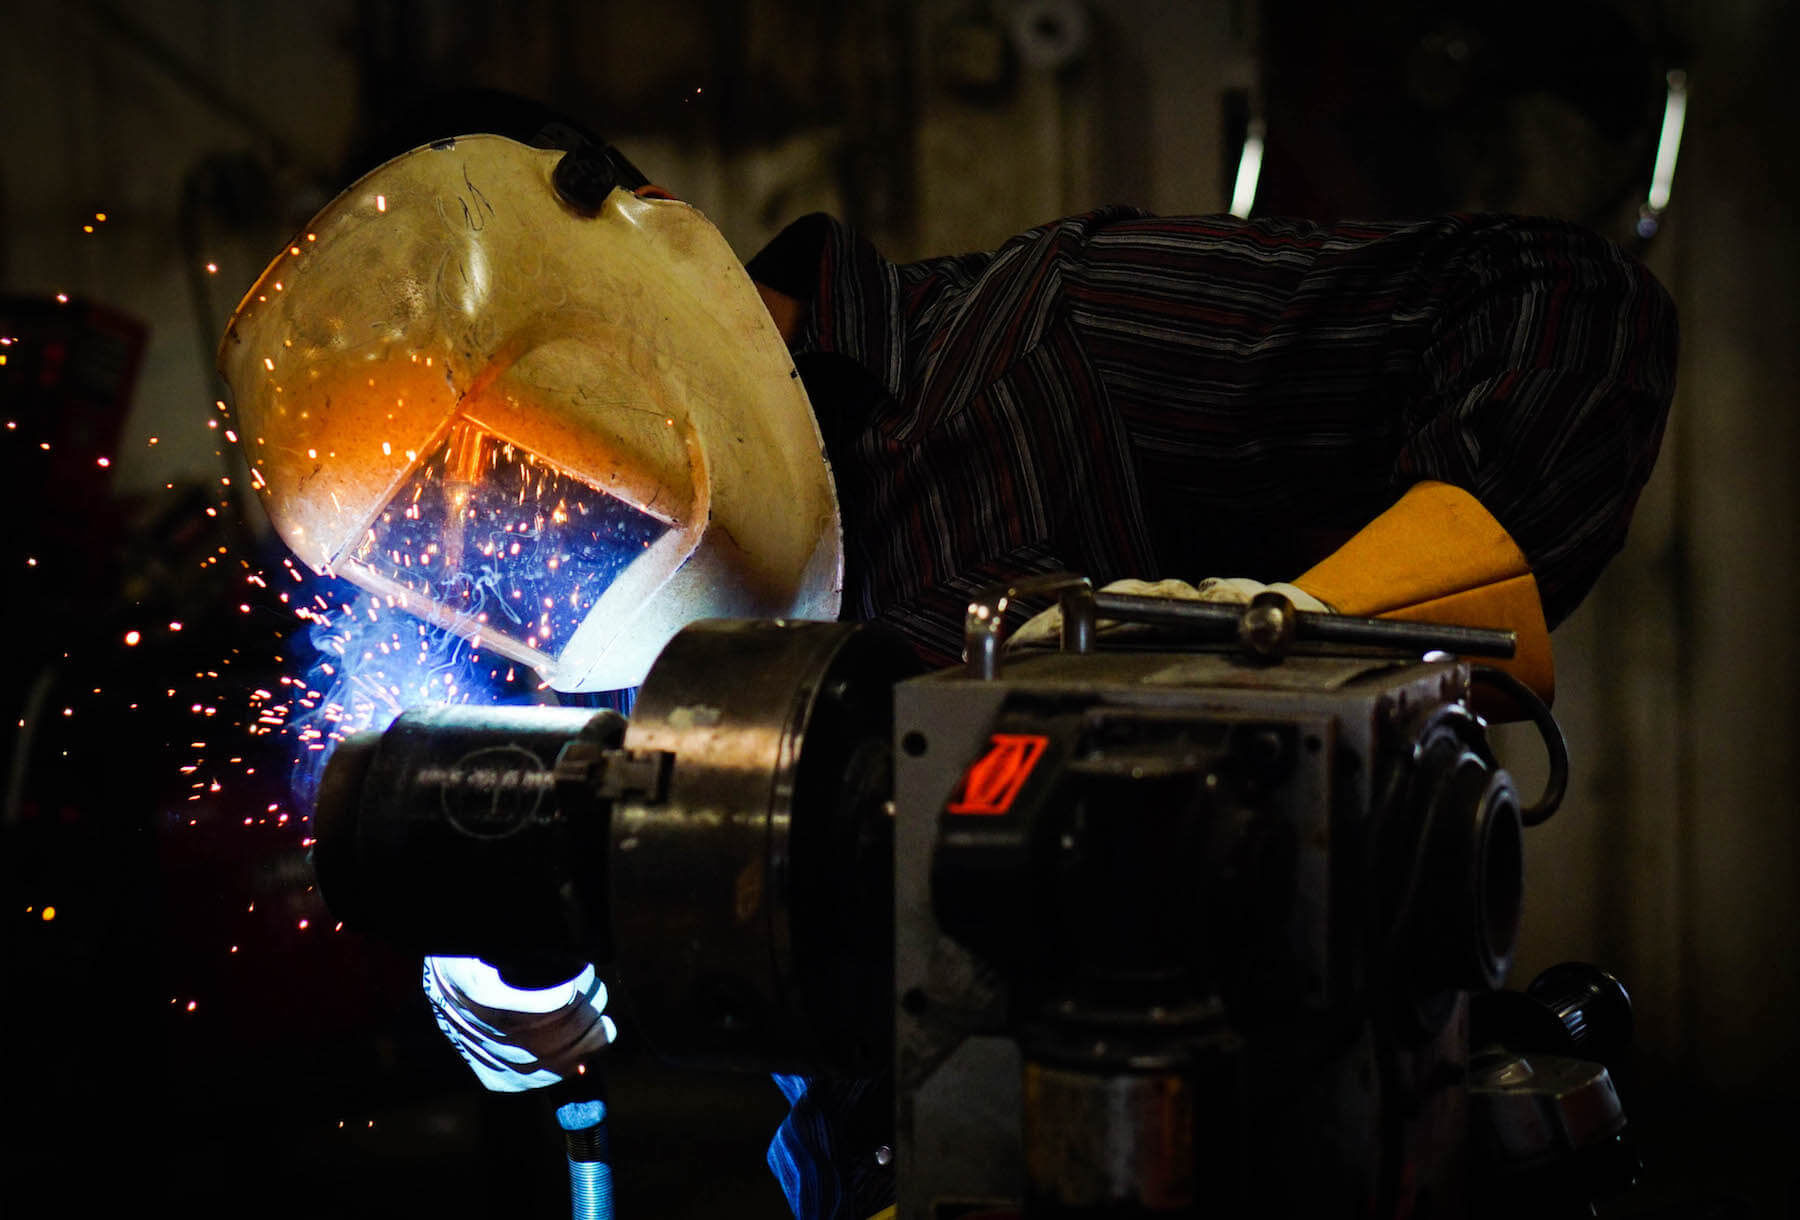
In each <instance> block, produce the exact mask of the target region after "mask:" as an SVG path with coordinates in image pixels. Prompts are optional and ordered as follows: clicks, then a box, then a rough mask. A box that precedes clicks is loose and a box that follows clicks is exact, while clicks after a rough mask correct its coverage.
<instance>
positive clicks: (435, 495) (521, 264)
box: [219, 135, 843, 691]
mask: <svg viewBox="0 0 1800 1220" xmlns="http://www.w3.org/2000/svg"><path fill="white" fill-rule="evenodd" d="M563 155H564V154H563V153H561V152H559V151H554V150H542V149H536V148H531V147H528V146H526V145H523V144H519V143H515V142H514V141H512V140H509V139H505V138H503V137H501V136H490V135H478V136H468V137H464V138H460V139H456V140H453V141H448V140H447V141H440V142H438V143H436V144H433V145H431V146H430V147H426V148H420V149H416V150H414V151H412V152H409V153H407V154H405V155H404V156H401V157H398V158H396V159H394V160H392V161H389V162H388V163H387V164H385V165H383V166H381V167H380V168H379V169H377V170H375V171H374V172H372V173H370V174H368V175H367V176H366V177H364V178H362V179H361V180H360V181H358V182H357V183H356V184H355V185H354V186H352V187H351V188H350V189H349V190H347V191H346V192H344V194H342V195H340V196H339V197H338V198H337V199H336V200H334V201H333V202H332V203H331V204H330V206H328V207H327V208H325V210H324V211H322V212H320V213H319V215H318V216H316V217H315V218H314V219H313V221H312V223H311V224H310V225H309V226H308V227H307V229H306V231H305V232H304V233H303V234H302V235H301V236H300V237H298V238H297V239H296V240H295V241H294V243H293V244H292V245H291V246H289V247H288V248H287V250H285V251H284V252H283V253H282V254H281V255H280V256H279V257H278V258H276V259H275V261H274V262H272V263H271V264H270V265H269V268H268V270H267V271H265V272H264V273H263V276H262V278H261V279H260V280H258V281H257V283H256V286H255V287H254V288H252V289H251V290H250V292H249V294H248V295H246V296H245V298H244V300H243V303H242V304H240V305H239V306H238V309H237V312H236V314H235V315H234V316H233V318H232V320H231V324H230V328H229V329H228V331H227V332H226V335H225V339H224V342H223V344H222V345H221V348H220V354H219V364H220V370H221V372H222V373H223V374H224V376H225V380H226V381H227V382H228V383H229V385H230V386H231V391H232V394H233V397H234V399H235V411H236V415H237V421H236V426H237V429H238V432H239V443H240V444H241V445H242V446H243V449H244V452H245V454H246V455H247V457H248V459H249V463H250V467H251V470H252V472H253V473H252V481H253V482H254V484H255V485H256V487H257V489H258V490H259V491H260V492H261V494H262V497H263V503H264V504H265V506H266V507H267V509H268V513H269V518H270V520H271V521H272V522H273V524H274V526H275V528H276V530H277V531H278V532H279V533H280V535H281V537H282V539H283V540H284V541H285V542H286V543H287V544H288V546H290V547H291V548H293V550H294V552H295V553H296V554H297V555H299V556H300V557H301V558H302V559H304V560H305V561H306V562H307V563H308V564H309V565H311V566H312V567H313V568H315V569H317V570H319V571H322V572H325V571H329V572H334V573H336V574H338V575H340V576H344V577H347V578H349V579H350V580H352V581H355V582H356V583H357V584H359V585H361V586H363V587H365V588H367V589H370V590H372V591H374V592H375V593H376V594H378V595H382V596H384V597H387V598H390V599H392V603H393V604H394V605H396V606H400V607H404V608H405V609H407V610H410V611H412V612H413V613H415V614H418V615H420V616H421V617H423V618H426V619H429V620H431V621H433V622H436V623H439V624H441V625H443V626H446V627H450V628H452V629H454V630H456V631H458V632H460V633H462V634H465V635H467V636H468V637H469V638H471V639H472V640H474V641H476V642H477V643H478V644H479V645H480V646H481V647H482V648H486V649H491V650H492V651H494V652H497V653H500V654H502V655H504V656H507V657H510V658H512V659H513V660H515V661H519V662H523V663H524V664H526V665H529V666H532V667H533V668H534V669H536V670H537V671H538V673H539V674H540V676H542V677H543V678H544V680H545V681H547V682H548V683H549V684H550V685H551V686H553V687H555V688H556V689H559V690H567V691H588V690H611V689H617V688H621V687H627V686H634V685H636V684H637V683H638V682H640V681H641V680H642V678H643V676H644V673H645V672H646V670H648V668H649V666H650V662H651V661H652V660H653V659H654V658H655V657H656V655H657V653H658V652H659V651H660V650H661V648H662V646H663V645H664V643H666V642H667V641H668V639H669V637H670V636H672V635H674V633H675V632H676V631H678V630H680V628H681V627H683V626H684V625H686V624H687V623H689V622H692V621H694V620H696V619H700V618H712V617H794V618H818V619H833V618H836V617H837V613H838V605H839V597H840V592H841V588H842V583H843V548H842V540H841V531H840V525H839V518H838V506H837V497H836V494H835V492H834V489H833V486H832V481H831V473H830V470H829V468H828V466H827V464H826V459H825V456H824V447H823V443H822V441H821V438H820V434H819V427H818V423H817V421H816V420H815V418H814V416H813V413H812V409H811V406H810V405H809V404H808V402H807V399H806V393H805V390H804V389H803V388H802V387H801V384H800V380H799V377H798V376H797V375H796V374H795V373H794V370H793V364H792V361H791V360H790V359H789V356H788V352H787V349H786V347H785V346H784V344H783V343H782V340H781V337H780V335H779V334H778V333H777V332H776V330H775V326H774V324H773V322H772V320H771V319H770V317H769V314H768V312H767V310H766V309H765V308H764V306H763V304H762V301H761V299H760V298H759V297H758V295H757V292H756V289H755V286H754V285H753V284H752V283H751V281H750V278H749V276H748V275H747V274H746V273H745V271H744V268H743V265H742V264H741V263H740V262H739V261H738V260H737V258H736V257H735V256H734V255H733V254H732V251H731V249H730V247H729V246H727V244H726V243H725V240H724V238H723V237H722V236H721V235H720V234H719V232H718V230H717V229H715V228H714V227H713V226H712V225H711V224H710V223H709V222H708V221H707V219H706V218H705V217H704V216H702V215H701V214H700V212H699V211H698V210H697V209H695V208H693V207H691V206H689V205H688V204H685V203H680V202H677V201H674V200H669V199H644V198H639V197H637V196H636V195H634V194H632V193H630V192H628V191H626V190H622V189H614V190H611V191H610V192H609V193H607V194H606V195H605V196H604V199H603V201H601V200H596V201H595V205H594V210H593V212H592V214H584V213H583V212H581V211H578V210H576V209H575V208H574V207H572V206H571V205H570V204H568V203H566V202H565V201H564V200H563V198H561V197H560V196H559V194H558V192H557V190H556V189H555V187H554V185H553V182H552V174H553V171H554V170H555V168H556V166H557V163H558V161H559V160H560V159H561V158H562V157H563ZM601 189H602V190H604V189H605V187H604V186H602V188H601Z"/></svg>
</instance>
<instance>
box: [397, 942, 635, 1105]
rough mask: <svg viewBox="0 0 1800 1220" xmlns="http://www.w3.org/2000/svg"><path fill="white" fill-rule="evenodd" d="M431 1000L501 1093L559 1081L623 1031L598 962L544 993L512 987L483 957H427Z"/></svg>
mask: <svg viewBox="0 0 1800 1220" xmlns="http://www.w3.org/2000/svg"><path fill="white" fill-rule="evenodd" d="M425 998H426V999H428V1000H430V1001H431V1010H432V1012H433V1014H435V1015H436V1017H437V1023H438V1028H439V1029H441V1030H443V1031H444V1036H445V1037H447V1038H449V1039H450V1043H451V1045H453V1046H454V1047H456V1049H457V1051H458V1052H459V1053H460V1054H461V1055H462V1057H463V1058H464V1059H465V1060H467V1061H468V1064H469V1066H470V1067H471V1068H473V1069H474V1071H475V1075H476V1076H478V1077H480V1079H481V1083H482V1084H484V1085H486V1086H487V1087H488V1088H489V1089H490V1090H492V1091H493V1092H495V1093H523V1092H525V1091H526V1090H527V1089H541V1088H544V1087H545V1086H547V1085H553V1084H556V1083H557V1082H558V1081H560V1080H562V1079H563V1077H565V1076H567V1075H569V1074H570V1073H572V1072H573V1071H575V1065H576V1064H577V1063H578V1062H580V1061H581V1060H582V1059H585V1058H586V1057H587V1056H589V1055H592V1054H594V1053H595V1052H597V1051H599V1050H602V1049H603V1048H605V1047H606V1046H607V1044H609V1043H610V1042H612V1040H613V1039H614V1038H615V1037H616V1036H617V1034H618V1028H617V1027H616V1026H615V1025H614V1024H613V1021H612V1018H611V1017H607V1016H603V1015H601V1010H602V1009H604V1008H605V1007H606V984H605V983H602V982H601V981H600V979H599V977H598V976H597V975H596V974H595V973H594V968H593V967H592V966H589V967H587V968H586V969H585V970H583V971H582V972H581V973H580V974H579V975H577V976H576V977H574V978H573V979H570V980H569V981H568V982H566V983H559V984H558V985H556V986H555V987H546V988H544V989H542V990H538V991H526V990H524V989H522V988H518V987H513V986H510V985H509V984H507V983H506V981H505V980H503V979H502V978H501V977H500V972H499V971H498V970H496V969H494V967H492V966H490V965H488V964H487V963H486V962H484V961H482V960H481V959H480V958H478V957H428V958H426V959H425Z"/></svg>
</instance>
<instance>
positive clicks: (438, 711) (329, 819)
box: [313, 707, 625, 977]
mask: <svg viewBox="0 0 1800 1220" xmlns="http://www.w3.org/2000/svg"><path fill="white" fill-rule="evenodd" d="M624 726H625V721H624V718H623V717H621V716H620V715H619V714H618V713H616V712H609V711H602V712H595V711H594V710H592V709H583V708H548V707H523V708H520V707H437V708H421V709H416V710H413V711H409V712H405V713H403V714H402V715H401V716H400V717H399V718H398V719H396V720H395V721H394V723H393V724H392V725H391V726H390V727H389V728H388V729H387V730H386V731H385V732H383V733H380V734H376V733H362V734H358V735H356V736H354V737H352V738H350V739H349V740H348V741H346V742H344V743H343V744H342V745H340V746H339V747H338V749H337V750H336V751H335V752H334V754H333V756H332V759H331V761H330V763H329V764H328V765H327V767H326V771H325V777H324V780H323V782H322V783H321V785H320V789H319V798H318V805H317V810H316V813H315V821H314V834H315V837H316V840H317V841H316V843H315V845H314V847H313V864H314V868H315V870H316V872H317V874H318V878H319V888H320V891H321V893H322V895H323V896H324V898H325V901H326V902H327V903H328V904H330V906H331V909H332V911H333V913H334V914H336V915H337V917H338V918H339V919H341V920H342V921H343V922H344V924H345V926H346V927H348V928H352V929H355V930H357V931H359V932H362V933H364V934H368V935H373V936H378V937H381V938H383V939H386V940H388V941H390V942H391V943H394V944H396V945H398V946H400V947H403V948H405V949H408V950H411V951H416V952H420V953H433V954H450V955H469V956H486V957H490V958H493V959H494V960H496V961H499V962H521V961H523V960H524V959H525V958H528V957H530V956H531V955H535V954H560V955H567V956H569V957H572V958H573V959H575V960H577V961H579V960H582V959H586V958H603V957H604V956H605V955H606V953H607V952H608V949H607V942H608V931H607V928H606V927H605V922H604V909H605V903H604V899H603V897H602V896H601V895H600V894H599V893H598V892H597V889H596V887H598V886H603V885H604V877H605V852H606V833H605V828H604V812H603V811H602V810H599V809H596V808H594V807H592V806H591V805H590V806H586V807H579V806H578V807H570V806H569V805H567V804H565V802H564V800H563V799H562V795H561V794H560V793H559V790H558V786H557V778H556V776H557V762H558V758H559V756H560V755H561V754H562V752H563V750H564V749H565V748H566V747H568V746H569V744H570V743H571V742H572V741H585V742H589V743H592V744H593V745H594V746H595V747H596V748H603V747H605V746H607V745H609V744H610V745H616V744H617V742H618V738H619V736H620V735H621V734H622V733H623V731H624ZM521 949H524V950H526V951H527V952H525V953H523V954H522V953H521ZM553 972H554V971H552V973H553ZM561 977H567V975H563V976H561Z"/></svg>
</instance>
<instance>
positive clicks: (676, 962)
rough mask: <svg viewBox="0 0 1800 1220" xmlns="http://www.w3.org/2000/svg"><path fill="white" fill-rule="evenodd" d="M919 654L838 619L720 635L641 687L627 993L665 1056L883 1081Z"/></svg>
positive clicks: (696, 629) (689, 637)
mask: <svg viewBox="0 0 1800 1220" xmlns="http://www.w3.org/2000/svg"><path fill="white" fill-rule="evenodd" d="M918 668H919V666H918V663H917V661H916V660H914V658H913V657H912V654H911V653H910V652H909V651H908V650H907V649H906V648H905V647H904V646H903V645H901V644H899V643H898V642H897V641H895V640H894V639H893V638H891V637H889V636H887V635H885V634H883V633H881V632H879V631H875V630H868V629H858V628H856V627H853V626H849V625H841V624H836V623H810V622H805V623H803V622H794V623H782V622H758V621H723V620H721V621H712V622H706V623H700V624H696V625H694V626H692V627H689V628H688V629H687V630H685V631H684V632H683V633H682V634H681V635H680V636H678V637H676V639H675V640H674V641H672V642H671V643H670V645H669V646H668V647H667V648H666V649H665V650H664V651H663V653H662V654H661V656H660V657H659V658H658V659H657V662H656V664H655V666H653V667H652V669H651V671H650V674H649V676H648V677H647V678H646V679H645V682H644V685H643V688H642V690H641V691H640V693H639V696H638V702H637V706H636V709H635V711H634V714H633V717H632V720H631V726H630V728H629V729H628V730H627V732H626V734H625V740H624V747H625V749H626V750H627V751H630V752H632V753H635V754H639V755H643V756H652V757H653V756H658V755H667V756H669V757H670V758H671V759H672V761H671V763H670V765H669V769H668V773H667V779H666V783H665V784H664V785H663V790H662V792H661V793H660V794H659V795H657V796H655V797H650V796H647V795H643V794H637V795H633V794H626V795H624V796H622V797H621V798H620V799H619V800H618V802H617V803H616V804H615V805H614V808H613V815H612V853H611V866H612V868H611V873H612V881H611V902H612V922H613V926H614V931H615V936H616V939H617V943H618V957H617V971H618V979H619V985H620V990H621V992H623V993H625V994H627V995H629V996H630V997H631V1004H632V1007H633V1011H634V1012H635V1013H636V1014H637V1016H638V1019H639V1020H640V1022H641V1023H642V1025H643V1028H644V1029H645V1030H646V1031H648V1036H649V1037H650V1038H651V1040H652V1042H653V1044H654V1045H655V1046H656V1047H657V1049H658V1050H659V1051H661V1052H662V1053H663V1054H665V1055H667V1056H669V1057H671V1058H675V1059H679V1060H683V1061H688V1062H695V1063H705V1064H711V1065H714V1066H729V1067H744V1068H756V1069H760V1070H816V1069H819V1068H821V1067H836V1068H839V1069H841V1070H845V1071H852V1070H857V1069H859V1068H860V1069H862V1070H865V1071H869V1070H876V1069H878V1068H879V1067H880V1066H882V1063H883V1061H884V1060H885V1056H886V1053H887V1044H888V1038H887V1033H886V1030H887V1021H888V1020H889V1016H890V1013H891V1008H892V1005H891V995H892V992H891V984H892V979H891V972H890V970H889V958H888V956H887V954H886V953H885V952H883V951H882V950H883V947H885V946H886V945H889V944H891V943H892V935H891V927H892V923H891V907H890V905H889V899H888V895H889V894H890V892H891V891H890V889H889V884H890V883H889V881H888V877H889V873H890V870H891V867H892V866H891V862H890V860H891V850H892V848H891V835H892V830H891V820H890V817H889V814H888V809H887V802H888V797H889V794H890V791H891V762H890V755H891V749H892V745H891V742H892V732H891V716H892V712H891V708H892V703H891V693H892V689H893V686H894V683H895V682H896V681H897V680H899V679H900V678H902V677H905V676H908V675H911V674H913V673H916V672H917V670H918Z"/></svg>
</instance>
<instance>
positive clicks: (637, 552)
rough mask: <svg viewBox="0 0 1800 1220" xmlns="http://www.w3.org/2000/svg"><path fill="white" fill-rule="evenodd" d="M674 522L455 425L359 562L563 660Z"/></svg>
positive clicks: (478, 626) (481, 627)
mask: <svg viewBox="0 0 1800 1220" xmlns="http://www.w3.org/2000/svg"><path fill="white" fill-rule="evenodd" d="M668 529H669V527H668V525H667V524H665V523H664V522H662V521H659V520H657V519H656V518H655V517H652V516H649V515H648V514H645V513H642V512H639V511H638V510H637V509H635V508H633V507H632V506H631V505H629V504H626V503H625V502H624V501H622V500H619V499H616V498H614V497H612V496H609V495H607V494H606V493H605V492H603V491H601V490H599V489H598V488H596V487H594V486H592V485H591V484H589V483H587V482H585V481H583V480H580V479H577V478H573V477H571V476H570V475H568V474H567V473H565V472H563V471H562V470H560V469H558V468H557V467H556V466H554V465H552V464H551V463H550V462H548V461H546V460H544V459H543V458H541V457H539V456H538V455H537V454H534V453H531V452H529V451H528V450H525V449H523V448H520V447H519V446H517V445H514V444H512V443H511V442H509V441H505V440H502V439H500V438H499V437H496V436H494V435H493V434H491V433H488V432H485V431H483V430H482V429H481V428H479V427H477V426H475V425H473V424H470V423H468V422H466V421H459V422H458V423H456V424H455V425H453V426H452V427H451V429H450V432H449V434H448V435H447V436H446V437H445V438H444V441H443V443H442V444H441V445H439V446H438V447H437V448H436V449H434V450H433V451H432V452H430V453H428V454H427V455H426V456H425V460H424V461H422V462H421V463H420V464H419V465H418V467H417V468H416V469H415V470H414V471H413V474H412V477H411V478H410V479H408V480H407V482H406V483H405V484H404V485H403V486H402V487H401V489H400V492H399V494H398V495H396V496H395V497H394V498H393V500H392V501H391V502H390V503H389V504H388V506H387V507H386V508H385V509H383V510H382V512H381V514H380V515H379V516H378V517H377V518H376V519H375V521H374V523H373V524H372V525H371V526H370V527H369V530H368V532H367V533H366V534H365V535H364V536H363V540H362V542H361V544H360V545H358V546H357V547H356V548H355V549H354V550H353V551H352V552H351V554H350V558H351V559H353V560H355V561H356V562H358V563H361V564H364V565H366V566H368V567H370V568H372V569H374V570H375V571H376V572H378V573H380V574H381V575H383V576H385V577H387V578H388V579H390V580H392V581H395V582H397V583H398V584H400V585H402V586H404V587H405V588H408V589H412V590H416V591H417V592H418V593H419V595H420V596H422V597H424V598H426V599H428V600H429V601H432V602H434V603H436V604H437V605H438V606H439V607H440V608H442V609H444V610H447V611H449V612H450V613H451V614H453V615H456V616H457V617H459V618H461V619H462V620H463V621H464V622H465V623H467V622H469V621H470V620H472V621H473V623H474V626H473V628H470V629H469V631H470V633H471V634H474V633H477V632H478V633H480V634H483V635H493V634H500V635H505V636H507V637H509V638H511V639H512V640H515V641H517V642H518V643H520V644H523V645H525V647H527V648H532V649H536V650H537V651H539V652H542V653H544V654H546V655H548V656H550V657H553V658H554V657H556V656H557V655H558V654H560V653H561V651H562V649H563V646H564V645H565V644H567V643H568V640H569V637H570V636H571V635H573V634H574V633H575V628H576V627H578V626H580V624H581V621H582V620H583V619H584V618H586V617H587V613H588V611H589V610H591V609H593V606H594V602H595V601H596V600H598V598H599V597H600V595H601V594H602V593H604V592H605V591H606V589H607V586H609V585H611V584H612V582H613V581H614V580H615V579H617V578H618V576H619V574H620V573H621V572H623V571H624V570H625V569H626V567H628V566H629V565H630V564H631V562H632V561H633V560H635V559H637V558H638V557H639V556H641V555H642V554H643V553H644V551H645V550H647V549H648V548H649V546H650V544H651V543H653V542H655V541H656V540H657V539H658V538H660V537H661V536H662V535H663V534H665V533H667V532H668Z"/></svg>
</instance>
